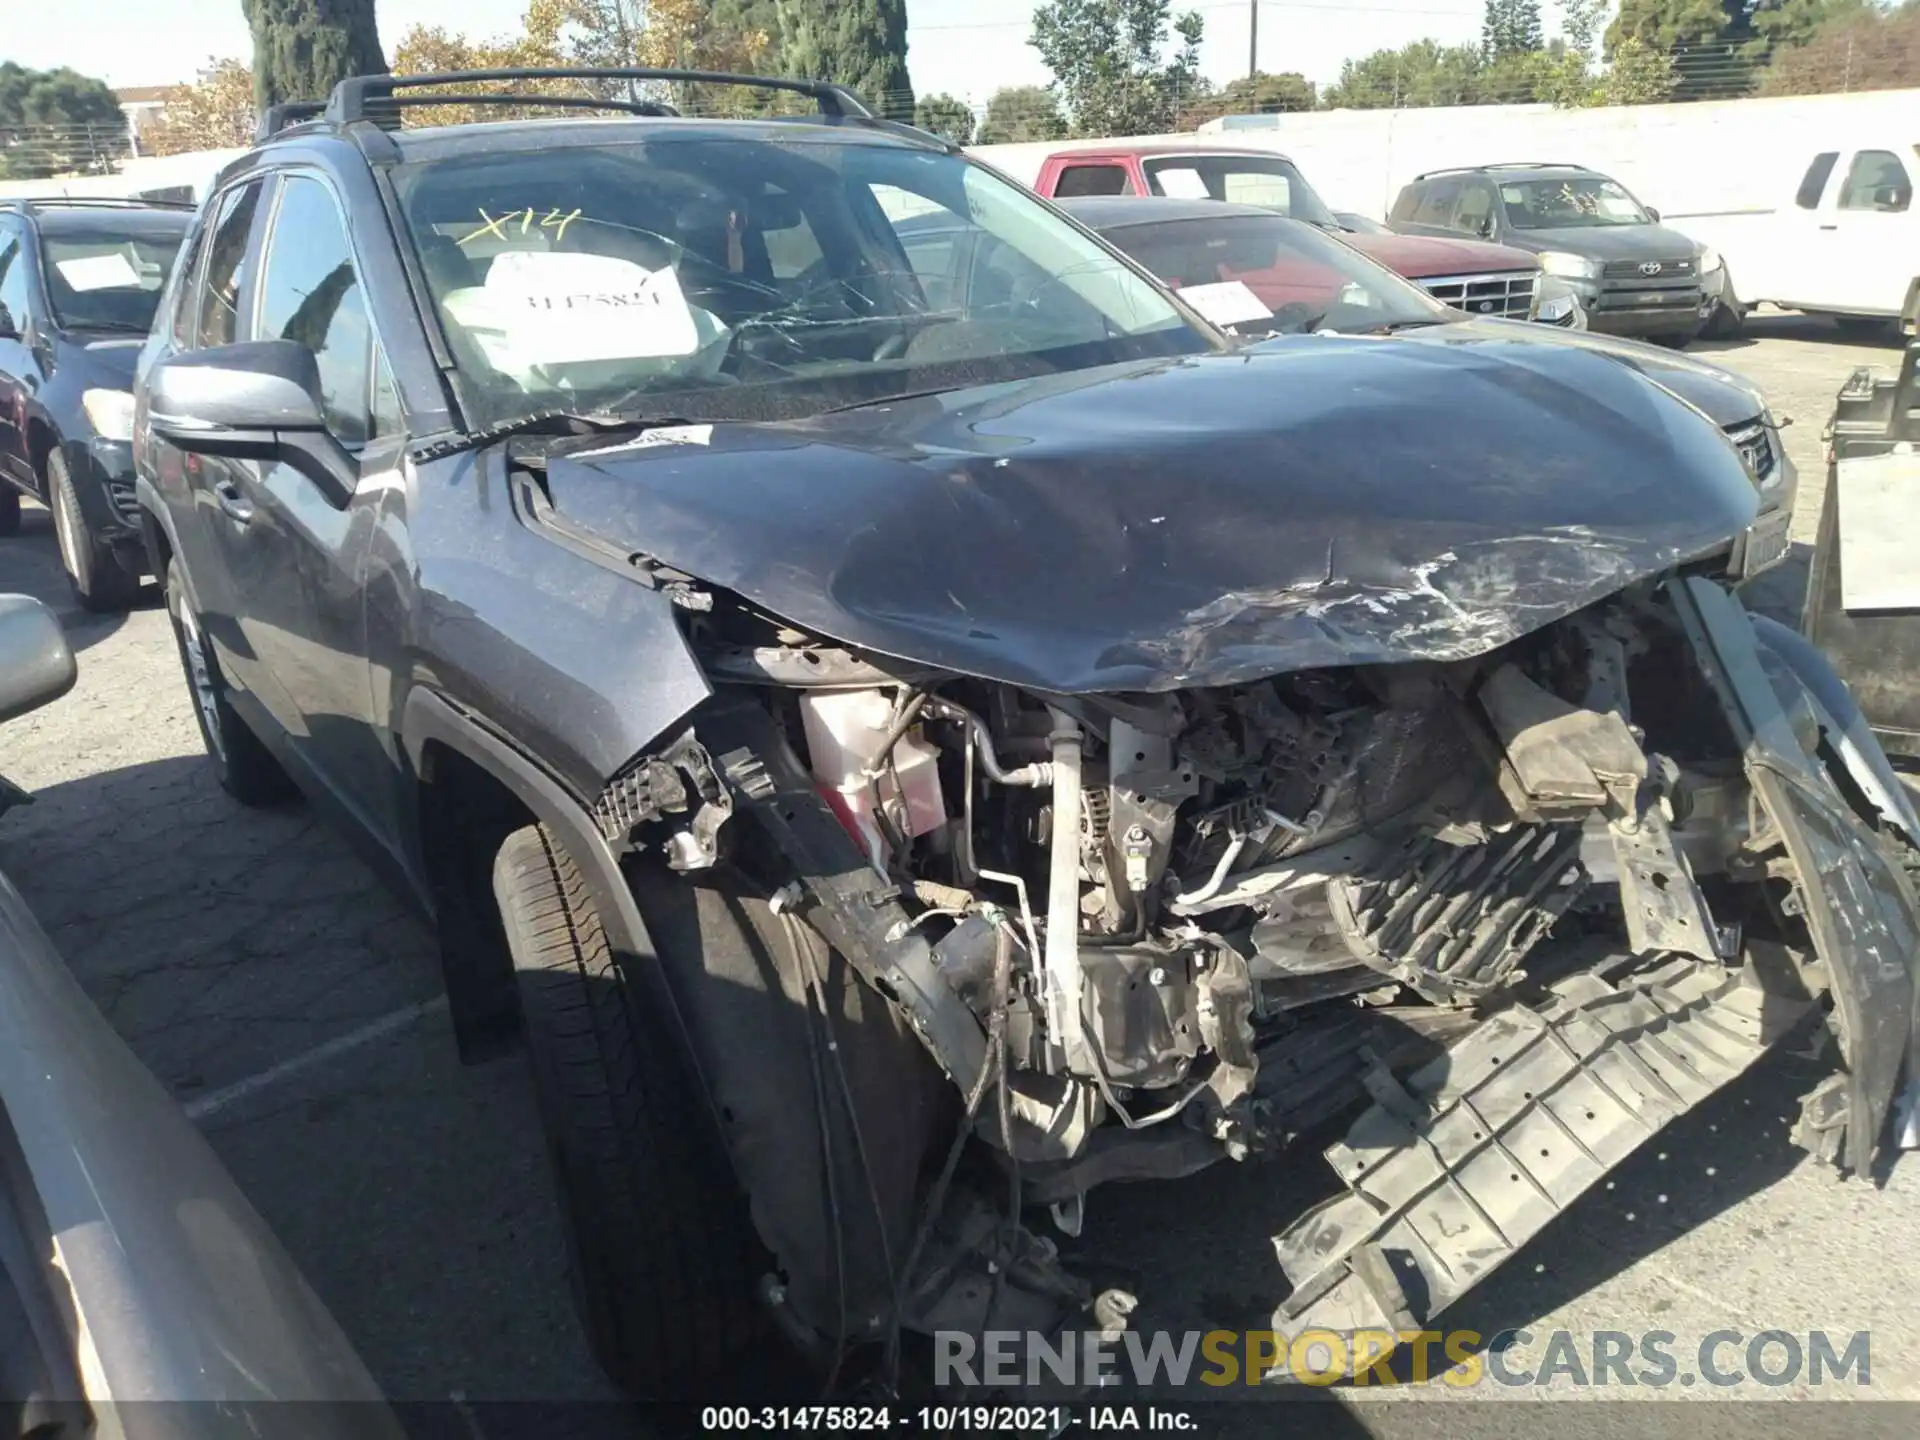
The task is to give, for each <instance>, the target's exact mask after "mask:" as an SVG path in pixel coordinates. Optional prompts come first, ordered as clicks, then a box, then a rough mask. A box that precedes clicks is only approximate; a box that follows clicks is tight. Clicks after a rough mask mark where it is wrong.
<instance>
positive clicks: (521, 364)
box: [443, 251, 700, 373]
mask: <svg viewBox="0 0 1920 1440" xmlns="http://www.w3.org/2000/svg"><path fill="white" fill-rule="evenodd" d="M443 303H444V304H445V306H446V309H447V313H448V314H449V315H450V316H451V317H452V318H453V319H454V321H455V322H457V323H458V324H460V325H462V326H464V327H465V328H466V329H468V330H470V331H473V332H475V333H476V334H477V335H481V336H484V337H485V342H486V344H487V348H488V350H489V351H490V352H498V353H497V354H490V356H489V358H490V359H493V360H494V361H495V363H496V364H499V365H500V368H501V369H503V370H506V371H508V372H509V373H515V372H519V371H521V370H523V369H524V368H525V367H527V366H532V365H567V364H573V363H577V362H584V361H596V360H656V359H665V358H670V357H677V356H683V355H691V354H693V353H694V352H695V351H696V350H698V349H699V348H700V334H699V328H698V326H697V325H696V324H695V322H694V317H693V310H692V307H691V306H689V305H688V304H687V298H686V296H685V294H684V293H682V291H681V289H680V277H679V276H678V275H676V274H675V273H674V271H673V269H672V267H670V266H669V267H667V268H665V269H661V270H649V269H647V268H646V267H645V266H644V265H637V264H635V263H634V262H633V261H631V260H622V259H620V258H619V257H618V256H613V255H586V254H574V253H570V252H563V253H559V254H552V253H538V252H533V251H509V252H508V253H506V254H504V255H499V256H496V257H495V258H494V261H493V264H492V265H491V266H489V267H488V269H487V280H486V284H484V285H479V286H472V287H469V288H466V289H462V290H455V291H453V292H451V293H450V294H448V296H447V297H446V299H445V301H444V302H443Z"/></svg>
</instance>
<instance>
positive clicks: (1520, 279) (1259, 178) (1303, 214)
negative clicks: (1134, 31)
mask: <svg viewBox="0 0 1920 1440" xmlns="http://www.w3.org/2000/svg"><path fill="white" fill-rule="evenodd" d="M982 158H983V159H987V160H989V161H991V160H992V159H993V158H994V157H993V156H992V154H991V152H989V153H988V154H986V155H983V156H982ZM1015 178H1019V177H1018V176H1016V177H1015ZM1032 185H1033V189H1034V190H1035V191H1036V192H1037V193H1039V194H1041V195H1045V196H1047V197H1049V198H1050V199H1051V198H1058V199H1063V200H1064V199H1069V198H1072V197H1077V196H1088V195H1171V196H1177V197H1180V198H1184V199H1191V200H1207V199H1212V200H1228V201H1234V202H1237V203H1239V204H1243V205H1259V206H1263V207H1265V208H1267V209H1270V210H1278V211H1280V212H1281V213H1282V214H1285V215H1289V216H1291V217H1292V218H1293V219H1295V220H1304V221H1306V222H1307V223H1308V224H1311V225H1318V226H1320V227H1322V228H1323V229H1326V230H1332V231H1336V232H1338V233H1339V235H1340V238H1341V239H1342V240H1344V241H1346V243H1347V244H1349V245H1351V246H1352V247H1353V248H1354V249H1355V250H1358V251H1360V253H1361V254H1363V255H1366V256H1367V257H1369V258H1370V259H1372V260H1374V261H1376V262H1378V263H1379V264H1381V265H1384V266H1386V267H1387V268H1388V269H1389V270H1393V271H1395V272H1397V273H1398V274H1401V275H1404V276H1405V277H1406V278H1407V279H1409V280H1411V281H1413V282H1414V283H1415V284H1416V285H1419V286H1420V287H1421V288H1422V289H1424V290H1425V291H1426V292H1427V293H1428V294H1430V295H1432V296H1433V297H1434V298H1435V299H1436V300H1439V301H1440V302H1442V303H1443V304H1447V305H1452V306H1454V307H1456V308H1457V309H1461V310H1465V311H1468V312H1469V313H1471V314H1475V315H1500V316H1507V317H1510V318H1512V319H1517V320H1530V319H1535V318H1538V319H1541V320H1545V321H1547V322H1548V323H1550V324H1559V325H1571V324H1575V323H1577V320H1578V307H1577V305H1573V304H1567V303H1564V302H1562V303H1559V304H1556V306H1555V307H1554V312H1553V313H1551V314H1538V313H1537V312H1538V307H1539V305H1540V295H1539V293H1538V292H1539V283H1540V262H1539V261H1538V259H1536V258H1535V257H1534V256H1533V255H1532V254H1530V253H1529V252H1527V251H1525V250H1514V249H1511V248H1509V247H1508V246H1505V245H1490V244H1487V243H1485V242H1483V241H1478V240H1443V239H1439V238H1437V237H1432V236H1424V235H1392V234H1387V235H1377V234H1370V233H1362V232H1360V231H1355V230H1349V229H1347V228H1346V227H1345V226H1343V225H1341V224H1340V222H1339V221H1338V220H1336V219H1335V218H1334V216H1333V212H1332V211H1330V210H1328V209H1327V207H1326V205H1325V204H1324V203H1323V202H1322V201H1321V199H1320V197H1319V196H1318V195H1317V194H1315V193H1314V190H1313V187H1312V186H1311V185H1309V184H1307V182H1306V179H1305V177H1304V176H1302V175H1301V173H1300V171H1299V168H1298V167H1297V166H1295V165H1294V163H1293V161H1291V160H1289V159H1288V158H1287V157H1286V156H1284V155H1278V154H1275V153H1274V152H1273V151H1271V150H1252V149H1235V148H1233V147H1231V146H1219V145H1204V144H1185V143H1182V142H1179V141H1161V142H1157V143H1152V144H1128V143H1126V142H1124V141H1121V142H1117V143H1115V144H1113V145H1110V146H1102V147H1100V148H1099V149H1093V150H1061V151H1057V152H1055V153H1054V154H1052V155H1048V156H1047V157H1046V158H1045V159H1043V160H1042V161H1041V163H1040V172H1039V174H1038V176H1037V177H1036V178H1035V179H1034V180H1033V182H1032Z"/></svg>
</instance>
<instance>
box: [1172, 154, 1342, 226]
mask: <svg viewBox="0 0 1920 1440" xmlns="http://www.w3.org/2000/svg"><path fill="white" fill-rule="evenodd" d="M1142 168H1143V169H1145V171H1146V172H1147V186H1148V188H1149V189H1151V190H1152V191H1153V193H1154V194H1156V195H1172V196H1175V197H1177V198H1179V199H1183V200H1226V201H1230V202H1232V203H1233V204H1236V205H1259V206H1262V207H1263V208H1265V209H1268V210H1278V211H1279V212H1280V213H1281V214H1282V215H1289V216H1292V217H1293V218H1294V219H1295V220H1304V221H1306V222H1307V223H1308V224H1309V225H1325V226H1326V227H1327V228H1328V229H1338V228H1339V226H1338V222H1336V221H1335V220H1334V218H1333V213H1332V212H1331V211H1330V210H1328V209H1327V207H1326V206H1325V205H1324V204H1322V203H1321V200H1320V197H1319V196H1318V195H1316V194H1315V193H1314V192H1313V187H1312V186H1310V185H1309V184H1307V182H1306V180H1305V178H1304V177H1303V176H1302V175H1301V174H1300V172H1299V170H1298V169H1296V168H1295V167H1294V164H1293V162H1292V161H1291V160H1288V159H1286V158H1285V157H1284V156H1280V155H1168V156H1161V157H1159V158H1157V159H1152V160H1148V161H1146V162H1145V163H1144V165H1143V167H1142Z"/></svg>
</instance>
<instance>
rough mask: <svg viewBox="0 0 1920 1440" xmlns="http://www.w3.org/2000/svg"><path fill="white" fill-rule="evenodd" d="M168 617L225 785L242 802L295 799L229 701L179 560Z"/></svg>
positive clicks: (170, 578) (170, 573) (172, 572)
mask: <svg viewBox="0 0 1920 1440" xmlns="http://www.w3.org/2000/svg"><path fill="white" fill-rule="evenodd" d="M167 616H168V618H169V619H170V620H171V621H172V622H173V642H174V646H175V648H176V649H177V650H178V651H179V654H180V669H181V672H182V673H183V674H184V675H185V676H186V681H187V693H188V695H189V697H190V698H191V699H192V700H193V702H194V704H193V714H194V718H195V719H196V720H198V721H199V722H200V738H201V739H202V740H204V741H205V742H206V746H207V758H208V759H209V760H210V761H212V762H213V768H214V772H215V773H216V774H217V775H218V776H219V779H220V788H221V789H222V790H224V791H226V792H227V793H228V794H229V795H231V796H232V797H233V798H234V799H236V800H238V801H239V802H240V803H241V804H242V805H254V806H264V805H274V804H278V803H279V802H280V801H283V800H289V799H291V798H293V796H294V795H295V793H296V791H295V789H294V785H293V782H292V781H291V780H290V779H288V778H287V772H286V771H285V770H283V769H281V768H280V762H279V761H278V760H276V759H274V757H273V752H272V751H271V750H269V749H267V747H266V746H265V745H264V744H262V743H261V741H260V737H259V736H258V735H255V734H254V733H253V731H251V730H249V729H248V728H247V722H246V721H244V720H242V719H241V718H240V717H239V715H237V714H235V713H234V709H233V706H232V705H231V704H230V703H229V702H228V700H227V682H226V678H225V677H224V676H223V675H221V673H220V663H219V661H217V660H216V659H215V658H214V654H213V648H212V647H211V646H209V645H207V644H205V643H204V642H203V641H202V639H201V638H200V623H199V621H198V620H197V619H196V618H195V617H194V615H193V614H192V612H191V610H190V608H189V607H188V605H187V592H186V588H185V586H184V584H183V583H182V581H181V578H180V562H179V561H178V560H173V561H170V562H169V563H168V565H167Z"/></svg>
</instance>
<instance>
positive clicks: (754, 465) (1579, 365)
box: [548, 336, 1756, 693]
mask: <svg viewBox="0 0 1920 1440" xmlns="http://www.w3.org/2000/svg"><path fill="white" fill-rule="evenodd" d="M648 439H650V440H653V441H654V442H655V443H644V442H643V443H639V444H634V445H627V446H620V447H615V448H610V449H605V450H598V451H594V452H590V453H586V454H575V455H573V456H571V457H556V458H555V459H554V460H553V462H552V463H551V465H550V467H549V470H548V486H549V490H550V492H551V495H552V498H553V501H554V504H555V506H556V507H557V508H558V509H559V510H560V511H561V512H562V513H563V514H565V515H566V516H567V517H568V518H569V519H570V520H572V521H573V522H575V523H576V524H579V525H583V526H586V527H588V528H590V529H592V530H595V531H598V532H599V533H601V534H602V535H604V536H606V537H608V538H609V539H612V540H615V541H617V542H618V543H619V544H621V545H623V546H625V547H628V548H629V549H631V550H633V551H636V552H642V553H645V554H647V555H650V556H652V557H654V558H655V559H657V560H659V561H661V562H662V563H664V564H666V565H669V566H672V567H674V568H676V569H679V570H682V571H685V572H687V573H689V574H692V575H695V576H698V577H700V578H702V579H704V580H706V581H707V582H709V583H712V584H715V585H720V586H724V587H726V588H728V589H730V590H733V591H735V592H737V593H738V594H740V595H742V596H743V597H745V598H746V599H747V600H749V601H751V602H753V603H754V604H756V605H759V606H762V607H764V608H765V609H767V610H769V611H771V612H773V613H774V614H777V615H780V616H782V617H784V618H786V619H788V620H790V621H792V622H794V623H795V624H798V625H802V626H805V627H807V628H808V629H811V630H814V631H817V632H819V633H821V634H824V635H828V636H831V637H833V638H834V639H836V640H839V641H841V642H843V643H846V644H849V645H854V646H858V647H861V648H864V649H868V650H872V651H876V652H879V653H881V654H885V655H892V656H897V657H901V658H906V659H912V660H916V661H920V662H923V663H926V664H930V665H935V666H939V667H942V668H945V669H950V670H954V671H960V672H965V673H971V674H977V675H982V676H986V677H988V678H991V679H996V680H1002V681H1006V682H1009V683H1012V684H1018V685H1027V686H1031V687H1034V688H1036V689H1041V690H1049V691H1055V692H1064V693H1072V692H1086V691H1099V690H1169V689H1176V688H1180V687H1184V686H1195V685H1224V684H1232V683H1237V682H1240V681H1244V680H1249V679H1254V678H1257V677H1260V676H1265V675H1272V674H1279V673H1282V672H1285V671H1290V670H1300V669H1307V668H1313V667H1318V666H1328V665H1344V664H1360V663H1389V662H1396V661H1408V660H1452V659H1461V658H1465V657H1469V656H1472V655H1476V654H1480V653H1483V652H1485V651H1488V650H1491V649H1494V648H1496V647H1497V646H1500V645H1502V644H1505V643H1507V642H1508V641H1510V640H1513V639H1515V638H1517V637H1518V636H1520V635H1523V634H1526V633H1528V632H1529V631H1532V630H1534V629H1537V628H1539V627H1540V626H1543V625H1546V624H1549V623H1551V622H1552V621H1554V620H1557V619H1559V618H1561V617H1563V616H1565V615H1568V614H1570V613H1572V612H1573V611H1575V610H1577V609H1580V608H1581V607H1583V606H1585V605H1587V604H1589V603H1591V602H1593V601H1595V600H1598V599H1600V598H1601V597H1603V596H1605V595H1607V594H1610V593H1612V592H1614V591H1617V590H1619V589H1620V588H1622V587H1623V586H1625V585H1628V584H1630V583H1632V582H1633V581H1635V580H1637V579H1641V578H1643V577H1646V576H1649V575H1653V574H1657V573H1659V572H1661V571H1663V570H1666V569H1668V568H1670V567H1671V566H1672V565H1674V564H1675V563H1676V562H1679V561H1682V560H1686V559H1690V558H1693V557H1695V556H1699V555H1703V554H1708V553H1711V552H1712V551H1713V550H1714V549H1715V548H1716V547H1718V546H1720V545H1722V544H1724V543H1726V542H1728V541H1730V540H1731V539H1732V537H1734V536H1735V535H1737V534H1739V533H1740V532H1741V531H1742V530H1744V529H1745V527H1746V526H1747V525H1749V524H1750V523H1751V522H1752V520H1753V518H1754V514H1755V508H1756V501H1755V495H1754V490H1753V486H1752V484H1751V483H1750V482H1749V481H1748V479H1747V476H1746V473H1745V471H1744V470H1743V469H1742V467H1741V465H1740V462H1739V459H1738V458H1737V456H1736V455H1735V453H1734V452H1733V450H1732V449H1731V448H1730V447H1729V446H1728V445H1727V444H1726V443H1725V441H1724V440H1723V439H1722V438H1721V436H1720V435H1718V434H1717V433H1715V431H1714V430H1713V429H1712V427H1710V426H1708V425H1704V424H1702V423H1701V421H1700V417H1699V416H1698V415H1697V414H1695V413H1694V412H1693V411H1692V410H1690V409H1688V408H1687V407H1686V406H1684V405H1682V404H1680V403H1679V402H1678V401H1676V400H1675V399H1674V398H1673V397H1672V396H1671V395H1669V394H1668V393H1666V392H1665V391H1664V390H1663V389H1661V388H1660V387H1659V386H1657V385H1655V384H1652V383H1650V382H1649V381H1648V380H1647V379H1646V378H1644V377H1643V376H1641V375H1638V374H1636V373H1634V372H1633V371H1631V370H1629V369H1627V368H1625V367H1623V366H1621V365H1619V364H1616V363H1615V362H1614V361H1612V360H1611V359H1608V358H1605V357H1603V356H1600V355H1597V354H1590V353H1586V352H1583V351H1581V350H1578V349H1576V348H1563V347H1550V346H1544V345H1532V344H1523V343H1510V344H1509V343H1498V342H1491V341H1489V342H1486V343H1482V344H1476V345H1472V346H1437V345H1410V344H1404V343H1399V342H1397V341H1394V340H1364V339H1352V338H1334V337H1313V336H1302V337H1289V338H1286V339H1282V340H1277V341H1272V342H1268V343H1266V344H1263V345H1260V346H1256V347H1253V348H1251V349H1249V350H1246V351H1242V352H1239V353H1237V354H1231V355H1210V356H1205V357H1201V358H1197V359H1184V360H1174V361H1156V362H1149V363H1143V364H1134V365H1127V366H1115V367H1107V368H1104V369H1099V370H1092V371H1081V372H1077V373H1073V374H1068V375H1060V376H1053V377H1047V378H1044V379H1040V380H1033V381H1023V382H1016V383H1009V384H1001V385H993V386H982V387H976V388H972V389H964V390H958V391H949V392H945V393H942V394H937V395H930V396H923V397H920V398H914V399H906V400H900V401H895V402H889V403H884V404H879V405H873V406H868V407H864V408H861V409H858V410H848V411H842V412H839V413H836V414H829V415H825V416H820V417H816V418H813V419H810V420H803V421H791V422H784V423H764V424H721V425H716V426H713V427H712V428H711V430H708V429H707V428H706V427H699V428H698V429H694V430H691V431H690V432H685V433H678V434H675V433H669V434H668V435H663V436H654V437H648ZM662 440H664V441H666V442H667V443H659V442H660V441H662Z"/></svg>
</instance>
